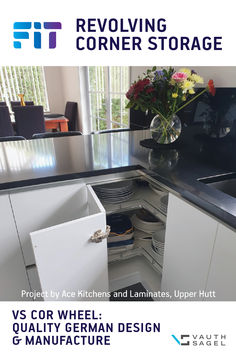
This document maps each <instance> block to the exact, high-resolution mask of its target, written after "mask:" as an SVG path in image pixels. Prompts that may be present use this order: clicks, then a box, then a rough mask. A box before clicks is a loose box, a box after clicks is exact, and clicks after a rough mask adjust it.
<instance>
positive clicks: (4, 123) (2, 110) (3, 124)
mask: <svg viewBox="0 0 236 354" xmlns="http://www.w3.org/2000/svg"><path fill="white" fill-rule="evenodd" d="M12 135H14V130H13V127H12V124H11V118H10V113H9V109H8V107H7V106H1V107H0V136H1V137H4V136H12Z"/></svg>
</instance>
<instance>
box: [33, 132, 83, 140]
mask: <svg viewBox="0 0 236 354" xmlns="http://www.w3.org/2000/svg"><path fill="white" fill-rule="evenodd" d="M75 135H82V133H81V132H79V131H73V132H72V131H70V132H46V133H39V134H34V135H33V137H32V138H33V139H45V138H60V137H64V136H75Z"/></svg>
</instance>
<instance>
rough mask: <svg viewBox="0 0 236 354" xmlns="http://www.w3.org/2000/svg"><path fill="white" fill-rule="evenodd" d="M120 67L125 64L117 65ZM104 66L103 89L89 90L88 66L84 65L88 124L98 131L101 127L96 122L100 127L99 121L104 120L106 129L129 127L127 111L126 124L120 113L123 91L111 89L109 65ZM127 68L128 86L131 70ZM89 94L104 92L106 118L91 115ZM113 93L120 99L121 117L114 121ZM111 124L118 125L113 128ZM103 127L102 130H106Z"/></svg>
mask: <svg viewBox="0 0 236 354" xmlns="http://www.w3.org/2000/svg"><path fill="white" fill-rule="evenodd" d="M119 67H120V68H122V67H125V66H119ZM103 68H105V72H104V76H105V89H104V91H103V90H98V89H96V90H91V88H90V80H89V66H86V67H84V69H85V77H86V88H87V102H88V107H87V109H88V113H89V114H88V115H89V120H90V126H91V127H92V131H100V130H102V129H97V122H98V128H100V124H99V123H100V121H104V122H106V126H107V128H106V129H112V130H113V129H122V128H129V126H130V114H129V111H128V125H127V124H124V122H123V114H122V99H125V93H126V92H122V91H121V90H120V91H112V89H111V66H103ZM127 68H128V79H129V83H128V86H130V82H131V70H130V66H127ZM121 87H122V73H121V71H120V88H121ZM91 94H96V95H97V94H104V98H105V103H106V108H107V109H106V118H101V117H99V116H96V117H93V114H92V107H91V98H90V97H91ZM113 95H119V96H120V98H121V100H120V112H121V118H120V122H116V121H114V120H113V119H112V104H111V103H112V96H113ZM112 124H116V125H117V126H119V127H118V128H113V127H112ZM106 129H103V130H106Z"/></svg>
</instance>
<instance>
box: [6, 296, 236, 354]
mask: <svg viewBox="0 0 236 354" xmlns="http://www.w3.org/2000/svg"><path fill="white" fill-rule="evenodd" d="M0 309H1V322H0V326H1V327H0V328H1V353H2V354H9V353H24V354H27V353H32V352H34V353H44V352H47V353H77V352H78V351H79V352H81V353H100V354H101V353H109V354H116V353H117V354H118V353H129V352H133V353H134V352H135V353H136V354H139V353H140V354H141V353H144V352H145V353H148V352H156V353H162V354H164V353H172V354H174V353H188V354H192V353H196V352H197V353H204V354H206V353H216V354H217V353H235V351H236V343H235V334H234V332H235V330H234V317H233V316H229V313H231V314H232V315H233V314H234V312H235V310H236V304H235V303H230V302H227V303H226V302H220V303H219V302H218V303H217V302H195V303H194V302H185V303H182V302H172V303H170V302H139V303H137V302H130V303H127V302H119V303H115V304H114V303H104V302H99V303H96V304H94V303H91V302H78V303H72V302H58V303H55V302H54V303H42V302H34V303H32V302H27V303H23V302H22V303H19V302H18V303H14V302H8V303H4V302H2V303H0Z"/></svg>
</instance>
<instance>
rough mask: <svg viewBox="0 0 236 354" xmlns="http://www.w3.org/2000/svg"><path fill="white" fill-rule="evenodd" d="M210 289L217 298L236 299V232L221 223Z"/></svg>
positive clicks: (213, 260) (212, 264)
mask: <svg viewBox="0 0 236 354" xmlns="http://www.w3.org/2000/svg"><path fill="white" fill-rule="evenodd" d="M207 290H208V291H215V295H216V298H215V299H216V300H224V301H226V300H232V301H235V300H236V232H235V231H234V230H231V229H229V228H228V227H225V226H224V225H222V224H219V227H218V231H217V236H216V242H215V246H214V252H213V256H212V262H211V267H210V273H209V278H208V283H207Z"/></svg>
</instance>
